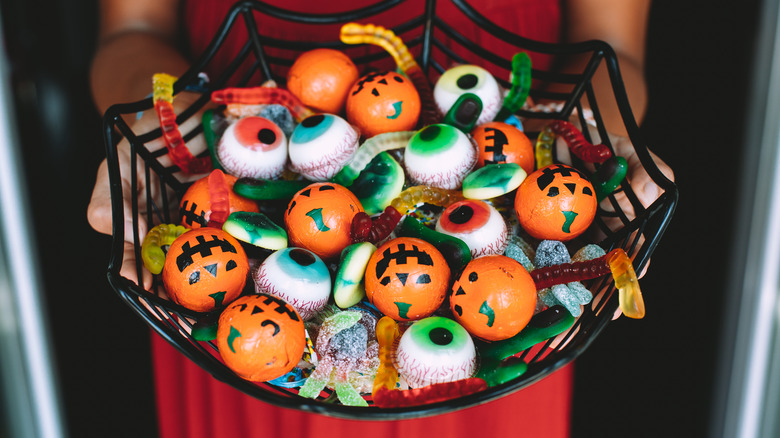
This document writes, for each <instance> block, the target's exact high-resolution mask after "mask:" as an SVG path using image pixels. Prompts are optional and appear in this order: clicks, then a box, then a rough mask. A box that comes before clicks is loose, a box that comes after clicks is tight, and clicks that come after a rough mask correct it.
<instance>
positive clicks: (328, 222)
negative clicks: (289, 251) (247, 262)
mask: <svg viewBox="0 0 780 438" xmlns="http://www.w3.org/2000/svg"><path fill="white" fill-rule="evenodd" d="M361 211H363V207H362V206H361V205H360V201H358V199H357V197H355V195H353V194H352V192H350V191H349V190H347V189H346V188H344V187H343V186H341V185H338V184H334V183H314V184H310V185H308V186H306V187H305V188H304V189H303V190H301V191H299V192H298V193H296V194H295V195H293V197H292V199H291V200H290V203H289V204H288V206H287V210H286V211H285V213H284V223H285V226H286V228H287V236H288V238H289V240H290V246H297V247H301V248H306V249H308V250H309V251H311V252H313V253H315V254H317V255H318V256H319V257H320V258H321V259H323V260H328V259H331V258H334V257H337V256H338V255H340V254H341V251H342V250H343V249H344V248H346V247H347V246H348V245H349V244H350V243H352V240H351V236H350V230H351V227H352V219H353V218H354V217H355V215H356V214H357V213H359V212H361Z"/></svg>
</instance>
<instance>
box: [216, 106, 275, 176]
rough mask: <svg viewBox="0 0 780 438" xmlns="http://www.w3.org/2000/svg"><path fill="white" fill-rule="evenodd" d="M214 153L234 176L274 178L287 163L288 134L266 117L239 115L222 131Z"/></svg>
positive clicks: (223, 166) (224, 167)
mask: <svg viewBox="0 0 780 438" xmlns="http://www.w3.org/2000/svg"><path fill="white" fill-rule="evenodd" d="M217 156H218V157H219V163H220V165H221V166H222V168H223V169H225V170H226V171H227V172H228V173H230V174H231V175H234V176H236V177H239V178H241V177H248V178H267V179H276V178H278V177H279V176H280V175H281V174H282V172H283V171H284V167H285V165H286V164H287V136H285V135H284V132H282V130H281V129H280V128H279V127H278V126H277V125H276V124H275V123H273V122H271V121H270V120H268V119H266V118H265V117H257V116H249V117H242V118H240V119H238V120H236V121H235V122H233V123H231V124H230V126H228V127H227V129H226V130H225V132H224V133H223V134H222V137H221V138H220V140H219V144H218V146H217Z"/></svg>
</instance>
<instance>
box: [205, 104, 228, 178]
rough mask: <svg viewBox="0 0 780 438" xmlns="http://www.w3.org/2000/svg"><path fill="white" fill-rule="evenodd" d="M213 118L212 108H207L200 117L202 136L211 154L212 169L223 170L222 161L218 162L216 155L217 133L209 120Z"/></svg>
mask: <svg viewBox="0 0 780 438" xmlns="http://www.w3.org/2000/svg"><path fill="white" fill-rule="evenodd" d="M213 118H214V110H213V109H207V110H206V111H204V112H203V117H202V118H201V124H202V125H203V137H204V138H205V139H206V146H207V147H208V148H209V155H211V164H212V165H213V166H214V169H219V170H224V169H223V167H222V163H220V162H219V157H218V156H217V135H216V134H215V133H214V129H213V128H212V127H211V120H212V119H213Z"/></svg>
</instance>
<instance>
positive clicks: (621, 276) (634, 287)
mask: <svg viewBox="0 0 780 438" xmlns="http://www.w3.org/2000/svg"><path fill="white" fill-rule="evenodd" d="M605 257H606V259H607V263H608V264H609V269H610V270H611V271H612V278H613V279H614V280H615V287H616V288H617V289H618V301H619V305H620V310H621V311H622V312H623V314H624V315H626V316H627V317H629V318H635V319H641V318H644V316H645V301H644V299H643V298H642V291H641V290H640V289H639V280H638V279H637V276H636V272H635V271H634V265H633V263H632V262H631V259H630V258H629V257H628V254H626V252H625V251H623V250H622V249H621V248H617V249H614V250H612V251H610V252H609V254H607V255H606V256H605Z"/></svg>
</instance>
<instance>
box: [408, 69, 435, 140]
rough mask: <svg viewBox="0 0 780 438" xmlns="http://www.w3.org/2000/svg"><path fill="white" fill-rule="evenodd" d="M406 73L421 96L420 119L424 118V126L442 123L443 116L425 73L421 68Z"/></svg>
mask: <svg viewBox="0 0 780 438" xmlns="http://www.w3.org/2000/svg"><path fill="white" fill-rule="evenodd" d="M404 73H406V76H407V77H408V78H409V80H411V81H412V84H414V88H416V89H417V93H418V94H419V95H420V102H421V105H422V111H421V112H420V117H422V124H423V126H428V125H433V124H436V123H441V121H442V119H443V116H442V114H441V111H439V107H438V106H436V100H435V99H434V98H433V91H432V90H431V84H430V83H429V82H428V78H427V77H426V76H425V73H423V71H422V70H421V69H420V68H419V67H416V68H410V69H409V70H407V71H405V72H404Z"/></svg>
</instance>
